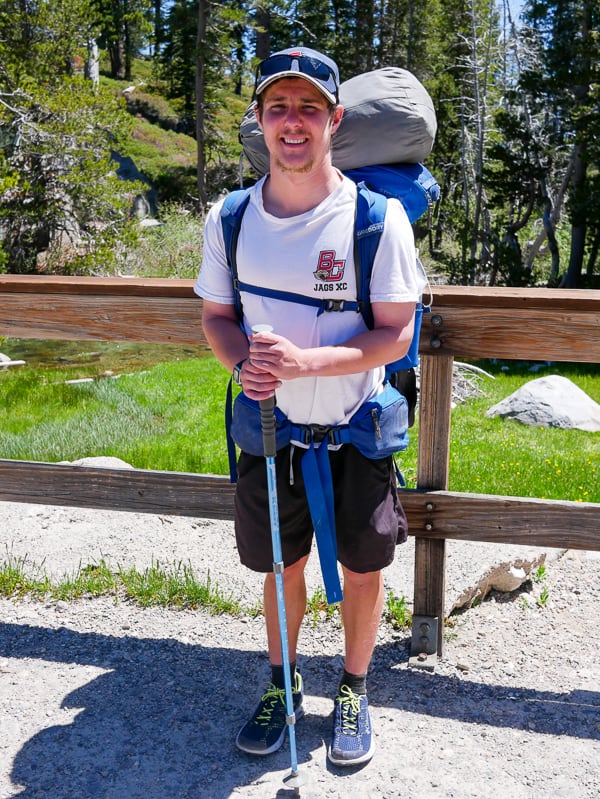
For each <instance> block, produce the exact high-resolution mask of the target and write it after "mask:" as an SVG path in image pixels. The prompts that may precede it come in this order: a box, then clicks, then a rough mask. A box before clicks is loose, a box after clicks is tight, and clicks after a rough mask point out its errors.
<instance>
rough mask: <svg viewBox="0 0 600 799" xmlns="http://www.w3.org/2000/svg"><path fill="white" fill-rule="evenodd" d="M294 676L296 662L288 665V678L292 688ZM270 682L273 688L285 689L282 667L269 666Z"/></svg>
mask: <svg viewBox="0 0 600 799" xmlns="http://www.w3.org/2000/svg"><path fill="white" fill-rule="evenodd" d="M295 675H296V661H295V660H294V662H293V663H290V677H291V682H292V688H293V687H294V677H295ZM271 682H272V683H273V685H274V686H275V688H285V681H284V679H283V666H273V665H271Z"/></svg>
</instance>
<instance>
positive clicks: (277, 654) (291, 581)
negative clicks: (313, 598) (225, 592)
mask: <svg viewBox="0 0 600 799" xmlns="http://www.w3.org/2000/svg"><path fill="white" fill-rule="evenodd" d="M307 560H308V556H305V557H302V558H300V560H299V561H297V562H296V563H294V564H293V565H292V566H288V567H287V568H286V569H285V570H284V573H283V586H284V593H285V607H286V622H287V633H288V649H289V658H290V665H291V677H292V698H293V704H294V712H295V714H296V719H299V718H301V717H302V715H303V714H304V710H303V708H302V699H303V694H302V678H301V676H300V673H299V672H297V671H296V668H295V666H296V648H297V644H298V636H299V633H300V626H301V624H302V620H303V618H304V613H305V611H306V583H305V580H304V567H305V566H306V561H307ZM264 613H265V622H266V628H267V644H268V651H269V660H270V662H271V683H270V684H269V686H268V687H267V690H266V691H265V693H264V694H263V696H262V698H261V700H260V702H259V703H258V705H257V707H256V709H255V711H254V714H253V716H252V717H251V719H250V720H249V721H248V722H247V723H246V724H244V726H243V727H242V729H241V730H240V731H239V733H238V736H237V739H236V743H237V746H238V747H239V748H240V749H242V750H243V751H244V752H249V753H251V754H255V755H267V754H270V753H271V752H275V751H276V750H277V749H279V747H280V746H281V745H282V743H283V741H284V739H285V733H286V730H287V721H286V715H287V714H286V704H285V681H284V675H283V668H282V663H283V658H282V653H281V637H280V633H279V630H280V628H279V615H278V603H277V586H276V580H275V574H274V573H273V572H271V573H269V574H267V575H266V576H265V582H264Z"/></svg>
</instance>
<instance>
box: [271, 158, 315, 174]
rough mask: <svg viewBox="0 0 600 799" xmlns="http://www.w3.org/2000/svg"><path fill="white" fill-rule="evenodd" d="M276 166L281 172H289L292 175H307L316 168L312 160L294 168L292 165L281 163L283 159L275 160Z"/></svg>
mask: <svg viewBox="0 0 600 799" xmlns="http://www.w3.org/2000/svg"><path fill="white" fill-rule="evenodd" d="M275 166H276V167H277V168H278V169H279V170H280V171H281V172H289V173H290V174H296V175H305V174H307V173H308V172H310V171H311V170H312V168H313V166H314V161H313V159H312V158H311V159H310V160H309V161H307V162H306V163H305V164H301V165H300V166H295V165H294V166H292V165H290V164H284V163H283V161H281V159H279V158H275Z"/></svg>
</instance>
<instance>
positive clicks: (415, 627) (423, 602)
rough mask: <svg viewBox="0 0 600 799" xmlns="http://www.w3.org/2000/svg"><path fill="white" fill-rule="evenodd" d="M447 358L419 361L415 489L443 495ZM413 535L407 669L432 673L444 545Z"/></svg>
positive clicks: (439, 632)
mask: <svg viewBox="0 0 600 799" xmlns="http://www.w3.org/2000/svg"><path fill="white" fill-rule="evenodd" d="M453 367H454V358H453V356H451V355H423V356H422V357H421V370H420V378H421V386H420V394H419V456H418V465H417V488H424V489H429V490H431V489H433V490H442V491H445V490H447V488H448V470H449V460H450V414H451V409H452V373H453ZM426 510H427V511H430V512H432V516H431V518H429V517H427V516H426V519H427V520H426V522H425V530H423V531H422V532H424V533H425V534H426V532H427V529H431V527H430V525H431V526H432V525H433V524H434V521H433V511H434V510H435V509H434V507H433V505H431V504H430V503H428V504H427V505H426ZM419 532H420V531H417V530H415V531H414V533H415V581H414V603H413V624H412V643H411V656H410V663H411V665H416V666H419V667H422V668H433V667H434V666H435V662H436V660H437V657H438V656H439V657H441V656H442V648H443V631H444V589H445V570H446V541H445V539H432V538H424V537H421V536H419Z"/></svg>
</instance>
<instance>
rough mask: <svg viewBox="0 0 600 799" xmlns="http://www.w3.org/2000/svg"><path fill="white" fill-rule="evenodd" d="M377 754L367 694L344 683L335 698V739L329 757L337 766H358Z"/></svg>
mask: <svg viewBox="0 0 600 799" xmlns="http://www.w3.org/2000/svg"><path fill="white" fill-rule="evenodd" d="M374 754H375V740H374V738H373V730H372V727H371V716H370V714H369V703H368V701H367V697H366V696H363V695H359V694H355V693H354V692H353V691H351V690H350V688H348V686H347V685H342V687H341V689H340V692H339V694H338V695H337V696H336V698H335V708H334V711H333V740H332V741H331V746H330V747H329V751H328V753H327V757H328V758H329V760H330V761H331V763H333V764H334V765H335V766H358V765H360V764H361V763H366V762H367V761H369V760H370V759H371V758H372V757H373V755H374Z"/></svg>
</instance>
